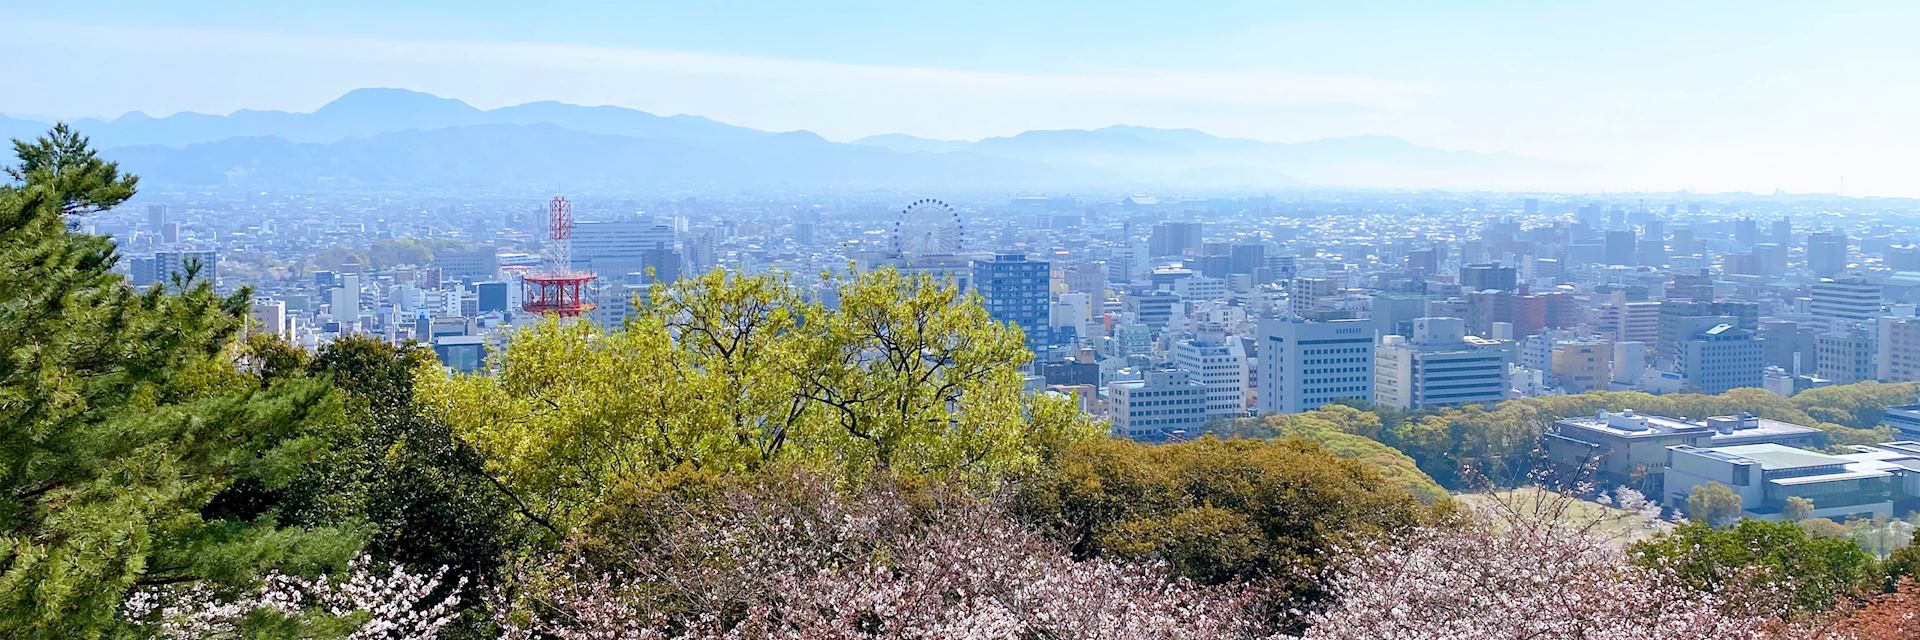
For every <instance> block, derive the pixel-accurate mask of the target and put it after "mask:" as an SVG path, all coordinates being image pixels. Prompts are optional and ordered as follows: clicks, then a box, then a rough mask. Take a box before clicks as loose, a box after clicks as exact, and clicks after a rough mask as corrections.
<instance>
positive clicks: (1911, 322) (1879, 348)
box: [1874, 317, 1920, 382]
mask: <svg viewBox="0 0 1920 640" xmlns="http://www.w3.org/2000/svg"><path fill="white" fill-rule="evenodd" d="M1879 329H1880V330H1879V335H1878V336H1875V337H1876V338H1877V340H1876V344H1875V345H1874V346H1875V352H1876V357H1875V358H1874V377H1875V378H1876V379H1878V380H1880V381H1881V382H1914V381H1920V318H1896V317H1883V318H1880V327H1879Z"/></svg>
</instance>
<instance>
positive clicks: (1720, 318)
mask: <svg viewBox="0 0 1920 640" xmlns="http://www.w3.org/2000/svg"><path fill="white" fill-rule="evenodd" d="M1703 318H1717V320H1714V321H1711V322H1709V321H1706V320H1702V319H1703ZM1759 322H1760V305H1759V304H1758V303H1753V302H1743V301H1739V300H1719V301H1712V302H1704V301H1698V300H1663V301H1661V302H1660V340H1659V343H1658V344H1657V345H1656V347H1655V349H1654V352H1653V360H1654V363H1655V364H1658V365H1661V366H1663V367H1664V366H1667V365H1670V364H1672V363H1673V361H1674V356H1675V353H1677V350H1678V349H1679V346H1680V341H1681V340H1685V339H1686V338H1687V337H1689V336H1691V335H1693V334H1694V333H1697V332H1699V331H1701V330H1703V329H1706V328H1710V327H1712V326H1713V325H1716V324H1722V323H1730V324H1732V325H1734V326H1736V327H1739V328H1741V329H1746V330H1749V331H1752V330H1755V329H1758V328H1759ZM1809 364H1811V363H1809Z"/></svg>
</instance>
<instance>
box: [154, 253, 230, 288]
mask: <svg viewBox="0 0 1920 640" xmlns="http://www.w3.org/2000/svg"><path fill="white" fill-rule="evenodd" d="M219 267H220V255H219V253H217V252H214V251H155V252H154V253H153V277H154V281H155V282H159V283H161V284H165V285H168V286H172V285H173V279H174V277H175V276H178V277H180V278H181V279H182V280H184V279H186V277H187V274H188V273H192V274H193V277H194V282H207V283H213V284H219V282H220V270H219Z"/></svg>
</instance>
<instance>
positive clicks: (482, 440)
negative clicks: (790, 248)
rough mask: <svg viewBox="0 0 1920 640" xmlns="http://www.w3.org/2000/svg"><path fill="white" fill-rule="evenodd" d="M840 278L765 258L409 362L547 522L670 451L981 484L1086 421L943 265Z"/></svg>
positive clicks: (716, 462) (439, 408)
mask: <svg viewBox="0 0 1920 640" xmlns="http://www.w3.org/2000/svg"><path fill="white" fill-rule="evenodd" d="M840 286H841V291H840V295H839V299H840V305H839V307H838V308H837V309H833V310H828V309H825V308H824V307H822V306H820V305H818V304H815V303H812V302H808V301H806V300H804V299H803V298H802V297H801V296H800V295H799V293H798V291H797V290H796V289H795V288H794V287H793V286H792V285H791V284H790V283H788V282H787V281H785V280H784V279H781V278H777V277H774V276H742V275H729V274H726V273H724V272H721V271H715V272H713V273H710V274H708V275H706V276H703V277H701V278H697V279H693V280H687V281H683V282H680V283H676V284H673V285H663V286H656V287H655V288H654V289H653V290H652V291H650V293H649V296H648V298H647V299H646V300H644V301H642V304H641V305H640V306H639V307H638V308H637V309H636V315H635V316H634V318H632V319H631V320H630V321H629V322H628V323H627V325H626V326H625V327H623V328H622V329H621V330H619V331H614V332H611V333H604V332H601V331H600V330H598V329H597V328H595V327H593V326H591V325H590V324H587V323H584V322H571V323H561V322H558V321H555V320H548V321H546V322H543V323H540V324H539V325H536V326H534V327H532V328H530V329H527V330H525V331H522V332H521V333H519V334H517V335H516V336H515V337H514V338H513V340H512V341H511V342H510V343H509V344H508V347H507V350H506V352H505V353H503V354H501V355H500V357H499V358H498V360H497V362H498V365H499V367H498V368H499V373H498V375H493V376H480V375H474V376H455V377H453V378H448V377H447V376H445V375H444V374H443V373H441V372H440V371H439V370H438V368H429V367H423V368H420V369H418V374H417V375H418V381H419V382H418V383H419V385H420V389H421V397H422V399H423V400H424V402H423V406H424V407H425V408H426V411H427V414H428V416H429V417H432V418H434V419H436V420H441V421H444V422H445V423H446V424H449V425H451V426H452V427H453V428H454V429H455V431H456V432H457V433H458V434H460V436H461V437H462V438H463V439H465V440H466V441H468V442H470V443H472V445H473V446H474V447H475V448H476V450H478V451H479V452H481V453H482V454H483V455H484V456H485V457H486V458H487V466H488V469H489V471H491V472H493V473H494V474H496V475H497V477H499V478H500V479H501V480H502V483H503V484H504V485H505V486H506V487H508V488H509V489H510V490H512V492H513V493H514V494H516V495H521V496H525V497H527V499H528V501H529V503H530V504H532V505H533V508H532V511H533V512H535V513H536V514H538V515H539V516H540V517H542V518H545V519H549V520H551V521H553V522H555V523H556V525H559V528H561V529H564V528H566V524H567V523H569V522H572V521H576V520H577V519H578V518H583V517H585V516H586V515H587V512H588V511H590V510H591V509H592V508H593V505H594V504H595V503H596V502H598V501H599V500H600V499H602V498H603V497H604V496H606V495H607V492H608V491H610V490H614V489H617V488H619V487H622V486H623V485H626V484H632V483H645V482H647V481H648V480H649V479H651V478H655V477H658V476H660V475H662V474H665V473H667V472H670V471H673V470H675V469H679V468H688V469H695V470H701V471H707V472H712V473H717V474H722V475H725V474H737V473H751V472H756V471H759V470H762V469H765V468H768V467H770V466H776V465H785V464H793V465H799V466H802V467H806V468H811V469H815V470H820V471H827V470H831V471H833V474H834V475H835V476H837V477H841V478H844V479H848V480H853V481H858V480H860V479H861V478H863V477H865V476H866V475H868V474H870V473H873V472H875V471H882V470H884V471H888V472H890V473H895V474H901V475H905V476H915V477H931V478H940V479H954V480H961V481H966V482H974V483H978V484H979V485H980V486H989V485H991V484H992V482H993V481H994V480H997V479H998V478H1000V477H1003V476H1005V475H1007V474H1010V473H1015V472H1019V471H1023V470H1027V469H1031V468H1033V467H1035V466H1037V465H1039V464H1041V463H1042V462H1044V461H1045V460H1047V459H1049V458H1050V457H1052V456H1054V455H1057V452H1059V451H1060V450H1062V449H1063V448H1064V447H1066V446H1067V445H1068V444H1069V443H1071V442H1074V441H1077V440H1080V439H1084V438H1089V437H1094V436H1097V435H1098V434H1099V433H1100V431H1101V427H1100V425H1098V424H1096V423H1094V422H1092V421H1091V420H1090V419H1088V418H1086V417H1085V416H1084V415H1082V414H1081V413H1080V412H1079V411H1077V410H1075V409H1074V407H1073V405H1072V403H1071V401H1070V400H1068V399H1062V398H1051V397H1046V396H1034V395H1031V394H1028V393H1026V391H1025V388H1024V385H1023V381H1022V379H1021V377H1020V373H1019V367H1020V366H1021V365H1022V364H1024V363H1025V362H1026V360H1027V358H1028V357H1029V356H1028V354H1027V352H1026V350H1025V348H1024V346H1023V344H1024V343H1023V342H1022V340H1021V338H1020V336H1019V334H1018V332H1017V331H1016V330H1014V329H1012V328H1010V327H1008V326H1006V325H1002V324H995V323H993V322H991V321H990V318H989V317H988V316H987V315H986V312H985V311H984V310H982V309H981V308H980V306H979V305H978V304H977V300H974V299H972V298H967V297H962V296H961V295H960V293H959V291H958V289H956V288H955V287H953V286H952V285H951V284H944V283H941V282H938V281H935V280H933V279H931V278H929V277H924V276H921V277H907V276H903V275H901V274H899V273H898V272H895V271H892V270H882V271H877V272H871V273H864V274H860V275H859V276H858V277H856V278H855V279H854V280H853V281H851V282H846V283H840Z"/></svg>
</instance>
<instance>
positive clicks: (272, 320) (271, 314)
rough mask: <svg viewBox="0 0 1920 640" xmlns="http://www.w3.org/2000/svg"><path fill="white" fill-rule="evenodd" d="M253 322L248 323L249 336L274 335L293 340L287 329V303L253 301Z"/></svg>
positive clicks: (266, 300)
mask: <svg viewBox="0 0 1920 640" xmlns="http://www.w3.org/2000/svg"><path fill="white" fill-rule="evenodd" d="M251 315H252V320H251V321H250V322H248V323H247V333H248V334H272V335H276V336H279V337H281V338H282V339H287V338H291V337H292V336H291V334H290V332H289V330H288V327H287V303H286V302H285V301H281V300H269V299H265V298H262V299H259V300H255V301H253V313H252V314H251Z"/></svg>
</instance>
